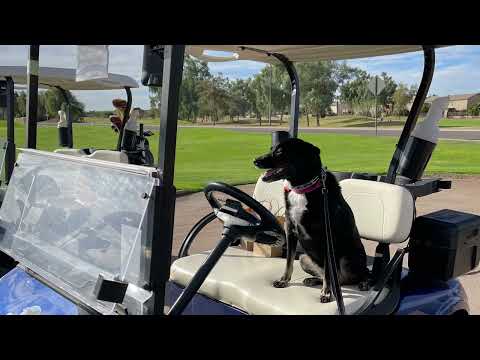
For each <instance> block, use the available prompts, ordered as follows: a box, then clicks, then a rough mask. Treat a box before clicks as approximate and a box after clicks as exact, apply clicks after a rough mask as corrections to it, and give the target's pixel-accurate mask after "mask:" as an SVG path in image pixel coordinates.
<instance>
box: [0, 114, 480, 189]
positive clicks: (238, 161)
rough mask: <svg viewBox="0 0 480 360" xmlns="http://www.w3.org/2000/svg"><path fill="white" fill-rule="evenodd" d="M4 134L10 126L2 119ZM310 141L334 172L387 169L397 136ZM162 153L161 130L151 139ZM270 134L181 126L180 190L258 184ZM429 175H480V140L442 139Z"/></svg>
mask: <svg viewBox="0 0 480 360" xmlns="http://www.w3.org/2000/svg"><path fill="white" fill-rule="evenodd" d="M0 137H1V138H5V137H6V128H5V125H4V123H3V122H1V123H0ZM300 137H301V138H303V139H304V140H306V141H309V142H312V143H314V144H316V145H317V146H319V147H320V149H321V155H322V160H323V162H324V164H325V165H326V166H327V167H328V168H329V169H330V170H337V171H358V172H360V171H361V172H378V173H385V172H386V170H387V168H388V164H389V162H390V159H391V156H392V153H393V150H394V146H395V143H396V141H397V139H396V138H393V137H372V136H359V135H343V134H304V135H302V134H301V135H300ZM15 138H16V144H17V147H22V146H23V144H24V127H23V125H20V124H19V125H17V127H16V132H15ZM149 139H150V145H151V148H152V152H153V154H154V155H155V157H157V152H158V151H157V149H158V133H156V134H155V135H154V136H152V137H150V138H149ZM116 141H117V137H116V134H115V133H113V131H112V130H111V129H110V128H109V127H102V126H74V145H75V147H80V148H82V147H94V148H97V149H113V148H114V147H115V145H116ZM57 144H58V135H57V129H56V128H55V127H40V128H38V139H37V148H38V149H41V150H49V151H51V150H54V149H56V148H57V147H58V146H57ZM269 147H270V135H269V134H255V133H242V132H239V131H231V130H222V129H205V128H203V129H202V128H196V129H192V128H180V129H179V130H178V139H177V155H176V173H175V183H176V186H177V188H178V189H183V190H200V189H201V188H202V187H203V186H204V185H205V184H206V183H208V182H210V181H223V182H226V183H230V184H233V185H238V184H246V183H252V182H255V181H256V179H257V178H258V176H259V175H260V171H259V170H258V169H256V168H255V167H254V166H253V164H252V160H253V159H254V158H255V157H256V156H258V155H260V154H263V153H265V152H266V151H268V150H269ZM427 173H429V174H432V173H435V174H447V173H456V174H480V143H476V142H456V141H441V142H440V143H439V145H438V146H437V149H436V151H435V153H434V154H433V156H432V159H431V161H430V164H429V166H428V168H427Z"/></svg>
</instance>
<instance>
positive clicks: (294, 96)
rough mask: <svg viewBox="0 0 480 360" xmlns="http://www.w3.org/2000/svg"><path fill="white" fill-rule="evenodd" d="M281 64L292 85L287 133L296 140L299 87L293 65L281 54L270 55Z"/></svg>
mask: <svg viewBox="0 0 480 360" xmlns="http://www.w3.org/2000/svg"><path fill="white" fill-rule="evenodd" d="M272 56H274V57H276V58H277V59H278V60H280V61H281V62H282V64H283V65H284V66H285V69H287V72H288V76H289V77H290V83H291V84H292V93H291V95H290V126H289V129H288V132H289V133H290V137H292V138H296V137H297V136H298V117H299V113H300V85H299V80H298V74H297V70H296V69H295V66H294V65H293V63H292V62H291V61H290V60H288V58H287V57H286V56H284V55H281V54H275V53H274V54H272Z"/></svg>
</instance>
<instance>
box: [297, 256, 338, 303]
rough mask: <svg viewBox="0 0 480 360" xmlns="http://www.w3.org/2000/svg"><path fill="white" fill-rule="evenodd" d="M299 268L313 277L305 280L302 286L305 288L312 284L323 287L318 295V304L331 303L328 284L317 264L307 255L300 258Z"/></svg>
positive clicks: (323, 271)
mask: <svg viewBox="0 0 480 360" xmlns="http://www.w3.org/2000/svg"><path fill="white" fill-rule="evenodd" d="M300 266H301V267H302V269H303V271H305V272H306V273H307V274H310V275H313V276H315V277H314V278H307V279H305V280H303V284H304V285H305V286H312V284H314V285H319V284H322V285H323V286H322V291H321V295H320V302H322V303H328V302H330V301H332V293H331V291H330V283H329V281H328V280H327V277H326V274H325V270H324V269H323V268H322V267H321V266H319V265H317V263H315V261H313V260H312V258H311V257H310V256H308V255H302V256H300ZM314 285H313V286H314Z"/></svg>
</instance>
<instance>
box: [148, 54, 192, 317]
mask: <svg viewBox="0 0 480 360" xmlns="http://www.w3.org/2000/svg"><path fill="white" fill-rule="evenodd" d="M184 54H185V46H184V45H165V50H164V64H163V86H162V98H161V105H160V139H159V146H158V158H159V163H158V169H159V171H160V185H159V186H157V187H156V188H155V189H156V191H155V193H154V196H155V199H154V215H153V216H154V221H153V224H154V225H153V226H154V229H153V239H152V250H151V262H150V287H151V290H152V291H153V293H154V309H153V312H154V314H164V309H163V307H164V302H165V286H166V282H167V281H168V279H169V277H170V263H171V252H172V238H173V225H174V216H175V198H176V189H175V186H174V185H173V179H174V171H175V148H176V140H177V121H178V104H179V100H180V84H181V82H182V74H183V60H184Z"/></svg>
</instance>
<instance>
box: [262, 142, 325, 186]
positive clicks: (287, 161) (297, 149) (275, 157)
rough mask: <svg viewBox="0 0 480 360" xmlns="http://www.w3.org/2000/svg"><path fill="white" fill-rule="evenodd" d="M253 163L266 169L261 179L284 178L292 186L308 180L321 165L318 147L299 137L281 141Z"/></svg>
mask: <svg viewBox="0 0 480 360" xmlns="http://www.w3.org/2000/svg"><path fill="white" fill-rule="evenodd" d="M253 163H254V164H255V166H257V167H258V168H260V169H268V170H267V172H266V173H265V175H264V176H263V178H262V180H263V181H265V182H273V181H277V180H281V179H285V180H288V181H290V183H291V184H292V185H294V186H295V185H297V184H303V183H305V182H308V181H310V180H311V179H312V178H313V177H314V176H316V175H318V173H319V170H320V169H321V167H322V162H321V160H320V149H319V148H317V147H316V146H314V145H312V144H310V143H308V142H306V141H303V140H300V139H288V140H285V141H283V142H281V143H280V144H278V145H276V146H275V147H273V148H272V149H271V151H270V152H269V153H268V154H265V155H262V156H259V157H258V158H256V159H255V160H254V161H253Z"/></svg>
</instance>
